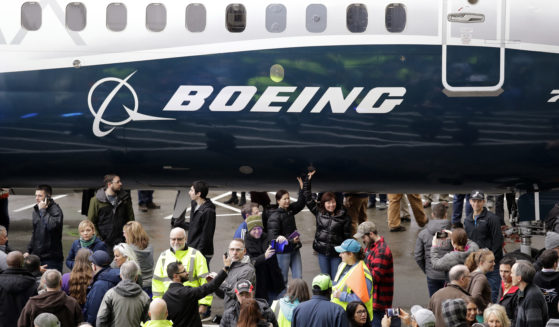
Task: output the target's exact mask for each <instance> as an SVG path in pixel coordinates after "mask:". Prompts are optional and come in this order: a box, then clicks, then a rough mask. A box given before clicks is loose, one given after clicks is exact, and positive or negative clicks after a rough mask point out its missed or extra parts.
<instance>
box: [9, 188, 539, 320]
mask: <svg viewBox="0 0 559 327" xmlns="http://www.w3.org/2000/svg"><path fill="white" fill-rule="evenodd" d="M55 192H56V190H55ZM290 195H291V196H292V197H293V196H297V192H296V191H295V190H290ZM81 197H82V195H81V193H68V194H56V193H55V194H54V195H53V199H54V200H55V201H56V202H57V203H58V204H59V205H60V207H61V208H62V210H63V212H64V232H63V240H62V241H63V248H64V253H65V255H66V254H67V253H68V251H69V250H70V247H71V244H72V242H73V241H74V240H76V239H77V238H78V237H79V236H78V230H77V226H78V224H79V222H80V221H81V220H83V219H86V216H83V215H82V214H81V212H80V208H81ZM175 197H176V191H173V190H156V191H155V193H154V202H155V203H157V204H159V205H161V209H156V210H149V211H148V212H146V213H144V212H140V211H139V210H138V205H137V203H138V192H137V191H136V190H134V191H132V200H133V203H134V213H135V216H136V220H137V221H139V222H140V223H142V225H143V226H144V228H145V230H146V232H147V233H148V235H149V236H150V242H151V244H152V246H153V248H154V259H155V260H157V257H158V256H159V253H161V252H162V251H163V250H165V249H167V248H168V247H169V231H170V218H171V215H172V213H173V205H174V201H175ZM229 197H230V192H228V191H210V194H209V198H211V199H212V201H213V202H214V204H215V205H216V214H217V224H216V231H215V235H214V247H215V255H214V257H213V259H212V261H211V263H210V268H211V270H212V271H218V270H219V269H220V268H221V267H222V263H223V262H222V259H221V254H222V253H224V252H225V251H226V249H227V247H228V245H229V242H230V240H231V239H232V238H233V234H234V232H235V230H236V229H237V227H238V226H239V224H240V223H241V222H242V218H241V215H240V208H239V207H238V206H235V205H226V204H224V202H225V201H227V199H229ZM270 198H271V199H272V200H273V199H274V195H273V193H271V194H270ZM292 201H295V199H292ZM272 202H274V201H272ZM34 204H35V198H34V196H10V197H9V213H10V231H9V235H8V238H9V244H10V246H11V247H12V248H14V249H17V250H22V251H23V252H25V251H26V249H27V243H28V242H29V240H30V238H31V229H32V224H31V214H32V206H33V205H34ZM189 208H190V206H189ZM410 211H411V210H410ZM450 213H451V212H450V210H449V216H450ZM426 214H427V215H428V217H430V209H426ZM367 215H368V219H369V220H372V221H374V222H375V223H376V225H377V228H378V230H379V234H380V235H381V236H384V237H385V240H386V242H387V243H388V245H389V247H390V248H391V249H392V253H393V257H394V273H395V277H394V279H395V288H394V301H393V306H395V307H402V308H406V309H409V308H410V307H411V306H412V305H414V304H419V305H422V306H426V305H427V304H428V302H429V294H428V291H427V283H426V279H425V275H424V274H423V272H422V271H421V270H420V269H419V267H418V266H417V264H416V262H415V260H414V258H413V250H414V247H415V242H416V239H417V234H418V233H419V231H420V228H419V227H418V225H417V224H416V223H415V221H414V220H413V218H412V222H411V223H403V225H404V226H405V227H406V228H407V230H406V231H404V232H398V233H391V232H389V231H388V226H387V222H386V221H387V210H380V209H377V208H375V209H368V210H367ZM187 216H188V213H187ZM296 222H297V227H298V230H299V232H300V233H301V240H302V242H303V247H302V249H301V255H302V259H303V279H304V280H305V281H306V282H307V284H308V285H309V286H310V285H311V281H312V278H313V277H314V276H315V275H317V274H318V273H320V269H319V266H318V257H317V256H316V255H314V254H313V250H312V241H313V238H314V233H315V217H314V215H312V213H310V212H309V211H308V209H306V208H305V210H304V211H302V212H301V213H299V214H298V215H297V216H296ZM532 243H533V244H532V246H533V247H535V248H541V247H543V236H535V237H533V238H532ZM518 247H519V245H518V244H517V243H516V244H515V243H510V244H509V243H508V244H507V245H506V247H505V249H506V250H509V251H511V250H514V249H517V248H518ZM67 271H69V270H68V268H66V267H64V272H67ZM222 311H223V300H221V299H219V298H218V297H216V296H214V302H213V305H212V316H213V315H214V314H221V313H222Z"/></svg>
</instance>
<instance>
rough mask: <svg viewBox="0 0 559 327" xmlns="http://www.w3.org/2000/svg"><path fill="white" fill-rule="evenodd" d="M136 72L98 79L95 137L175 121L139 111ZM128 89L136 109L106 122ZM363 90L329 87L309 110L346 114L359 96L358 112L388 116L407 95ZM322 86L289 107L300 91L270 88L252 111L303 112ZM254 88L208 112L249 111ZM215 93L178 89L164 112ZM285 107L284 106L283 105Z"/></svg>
mask: <svg viewBox="0 0 559 327" xmlns="http://www.w3.org/2000/svg"><path fill="white" fill-rule="evenodd" d="M135 73H136V72H133V73H131V74H130V75H128V76H127V77H126V78H124V79H119V78H116V77H106V78H103V79H100V80H98V81H97V82H96V83H95V84H94V85H93V86H92V87H91V89H90V90H89V94H88V106H89V110H90V111H91V113H92V114H93V116H94V120H93V127H92V130H93V134H94V135H95V136H97V137H103V136H106V135H108V134H110V133H111V132H112V131H113V130H114V128H115V127H116V126H122V125H125V124H127V123H129V122H130V121H147V120H174V118H164V117H156V116H149V115H144V114H141V113H139V112H138V109H139V102H138V95H137V93H136V91H135V90H134V88H132V86H131V85H130V84H129V83H128V80H129V79H130V78H131V77H132V75H134V74H135ZM106 82H113V83H114V82H116V83H118V84H117V86H116V87H115V88H114V89H113V90H112V91H111V92H110V93H109V95H108V96H107V97H106V98H105V100H104V101H103V102H102V104H101V105H100V106H99V107H98V108H97V109H96V108H95V107H94V105H93V103H92V97H93V93H94V91H95V89H96V88H97V87H99V86H100V85H102V84H104V83H106ZM123 86H124V87H125V88H126V89H127V90H128V91H129V92H130V93H131V94H132V96H133V98H134V108H133V109H129V108H127V107H126V106H123V107H124V109H125V110H126V112H127V114H128V118H127V119H124V120H122V121H119V122H112V121H107V120H105V119H103V114H104V113H105V112H106V109H107V107H108V105H109V103H110V102H111V101H112V100H113V98H114V96H115V95H116V94H117V93H118V92H119V91H120V90H121V89H122V87H123ZM364 89H365V88H364V87H354V88H353V89H351V91H350V92H349V94H348V95H347V96H344V95H343V92H342V88H341V87H329V88H327V89H326V91H325V92H324V93H323V94H322V96H321V97H320V99H319V100H318V102H317V103H316V104H315V105H314V106H313V107H312V109H311V110H310V112H311V113H321V112H322V110H323V109H324V108H325V107H326V106H327V105H330V108H331V110H332V113H335V114H343V113H345V112H346V111H347V110H348V109H349V108H350V107H351V106H352V104H353V103H355V101H356V100H357V98H358V96H359V95H360V94H365V96H364V97H363V99H362V100H361V101H360V102H359V104H358V105H357V107H356V108H355V111H356V112H357V113H360V114H384V113H388V112H390V111H392V110H394V108H395V107H396V106H398V105H400V104H401V103H402V102H403V101H404V99H403V96H404V94H406V88H404V87H375V88H372V89H370V90H369V91H368V92H367V93H364V92H363V90H364ZM319 90H320V87H310V86H307V87H304V88H303V89H302V90H301V91H300V93H299V95H297V97H296V98H295V99H294V100H293V102H292V103H291V104H290V105H289V106H287V105H286V104H287V102H288V101H289V99H290V95H289V94H293V93H294V92H295V91H297V87H295V86H268V87H267V88H266V89H265V90H264V92H262V94H261V95H260V97H259V98H258V100H257V101H256V103H255V104H254V105H253V106H252V107H251V108H250V110H249V111H250V112H269V113H278V112H280V111H281V110H282V109H286V108H287V109H286V112H289V113H301V112H303V110H304V109H305V108H307V106H308V104H309V103H310V102H311V100H312V99H313V98H314V97H315V95H316V94H317V93H318V91H319ZM256 92H257V88H256V87H255V86H225V87H223V88H222V89H221V90H220V91H219V93H218V94H217V95H216V97H215V98H214V99H213V100H212V101H211V103H210V104H209V110H210V111H214V112H239V111H243V110H245V109H246V108H247V106H248V105H249V103H250V102H251V100H252V99H253V98H254V96H255V95H256ZM213 93H214V87H213V86H210V85H181V86H179V87H178V88H177V90H176V91H175V93H174V94H173V96H172V97H171V99H170V100H169V101H168V102H167V104H166V105H165V107H164V108H163V111H175V112H177V111H179V112H191V111H197V110H200V109H201V108H202V107H203V106H204V105H205V104H206V99H207V98H208V97H210V96H211V95H212V94H213ZM282 104H283V105H282ZM101 123H103V124H104V125H108V126H112V128H109V129H107V130H104V131H103V130H101Z"/></svg>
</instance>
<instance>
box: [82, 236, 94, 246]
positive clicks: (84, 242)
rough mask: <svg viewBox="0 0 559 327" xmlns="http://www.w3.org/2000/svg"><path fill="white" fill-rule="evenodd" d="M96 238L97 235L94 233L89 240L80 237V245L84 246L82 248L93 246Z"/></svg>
mask: <svg viewBox="0 0 559 327" xmlns="http://www.w3.org/2000/svg"><path fill="white" fill-rule="evenodd" d="M95 240H96V237H95V235H93V237H92V238H91V239H90V240H89V241H84V240H83V239H82V238H81V237H80V245H81V246H82V248H89V246H91V244H93V242H95Z"/></svg>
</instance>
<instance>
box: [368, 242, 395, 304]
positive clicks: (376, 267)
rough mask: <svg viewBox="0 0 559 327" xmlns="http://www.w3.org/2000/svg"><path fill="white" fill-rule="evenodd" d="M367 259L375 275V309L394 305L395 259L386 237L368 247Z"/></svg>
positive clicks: (372, 273)
mask: <svg viewBox="0 0 559 327" xmlns="http://www.w3.org/2000/svg"><path fill="white" fill-rule="evenodd" d="M365 260H366V261H365V263H366V264H367V267H368V268H369V270H370V271H371V275H372V276H373V310H385V309H387V308H390V307H392V298H393V294H394V261H393V260H392V251H390V248H389V247H388V245H386V242H384V237H381V238H380V239H379V240H378V241H376V242H375V243H373V244H372V245H370V246H369V247H368V248H367V250H366V253H365Z"/></svg>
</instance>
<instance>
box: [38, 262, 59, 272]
mask: <svg viewBox="0 0 559 327" xmlns="http://www.w3.org/2000/svg"><path fill="white" fill-rule="evenodd" d="M42 265H47V269H56V270H58V271H60V273H62V261H59V260H41V266H42Z"/></svg>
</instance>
